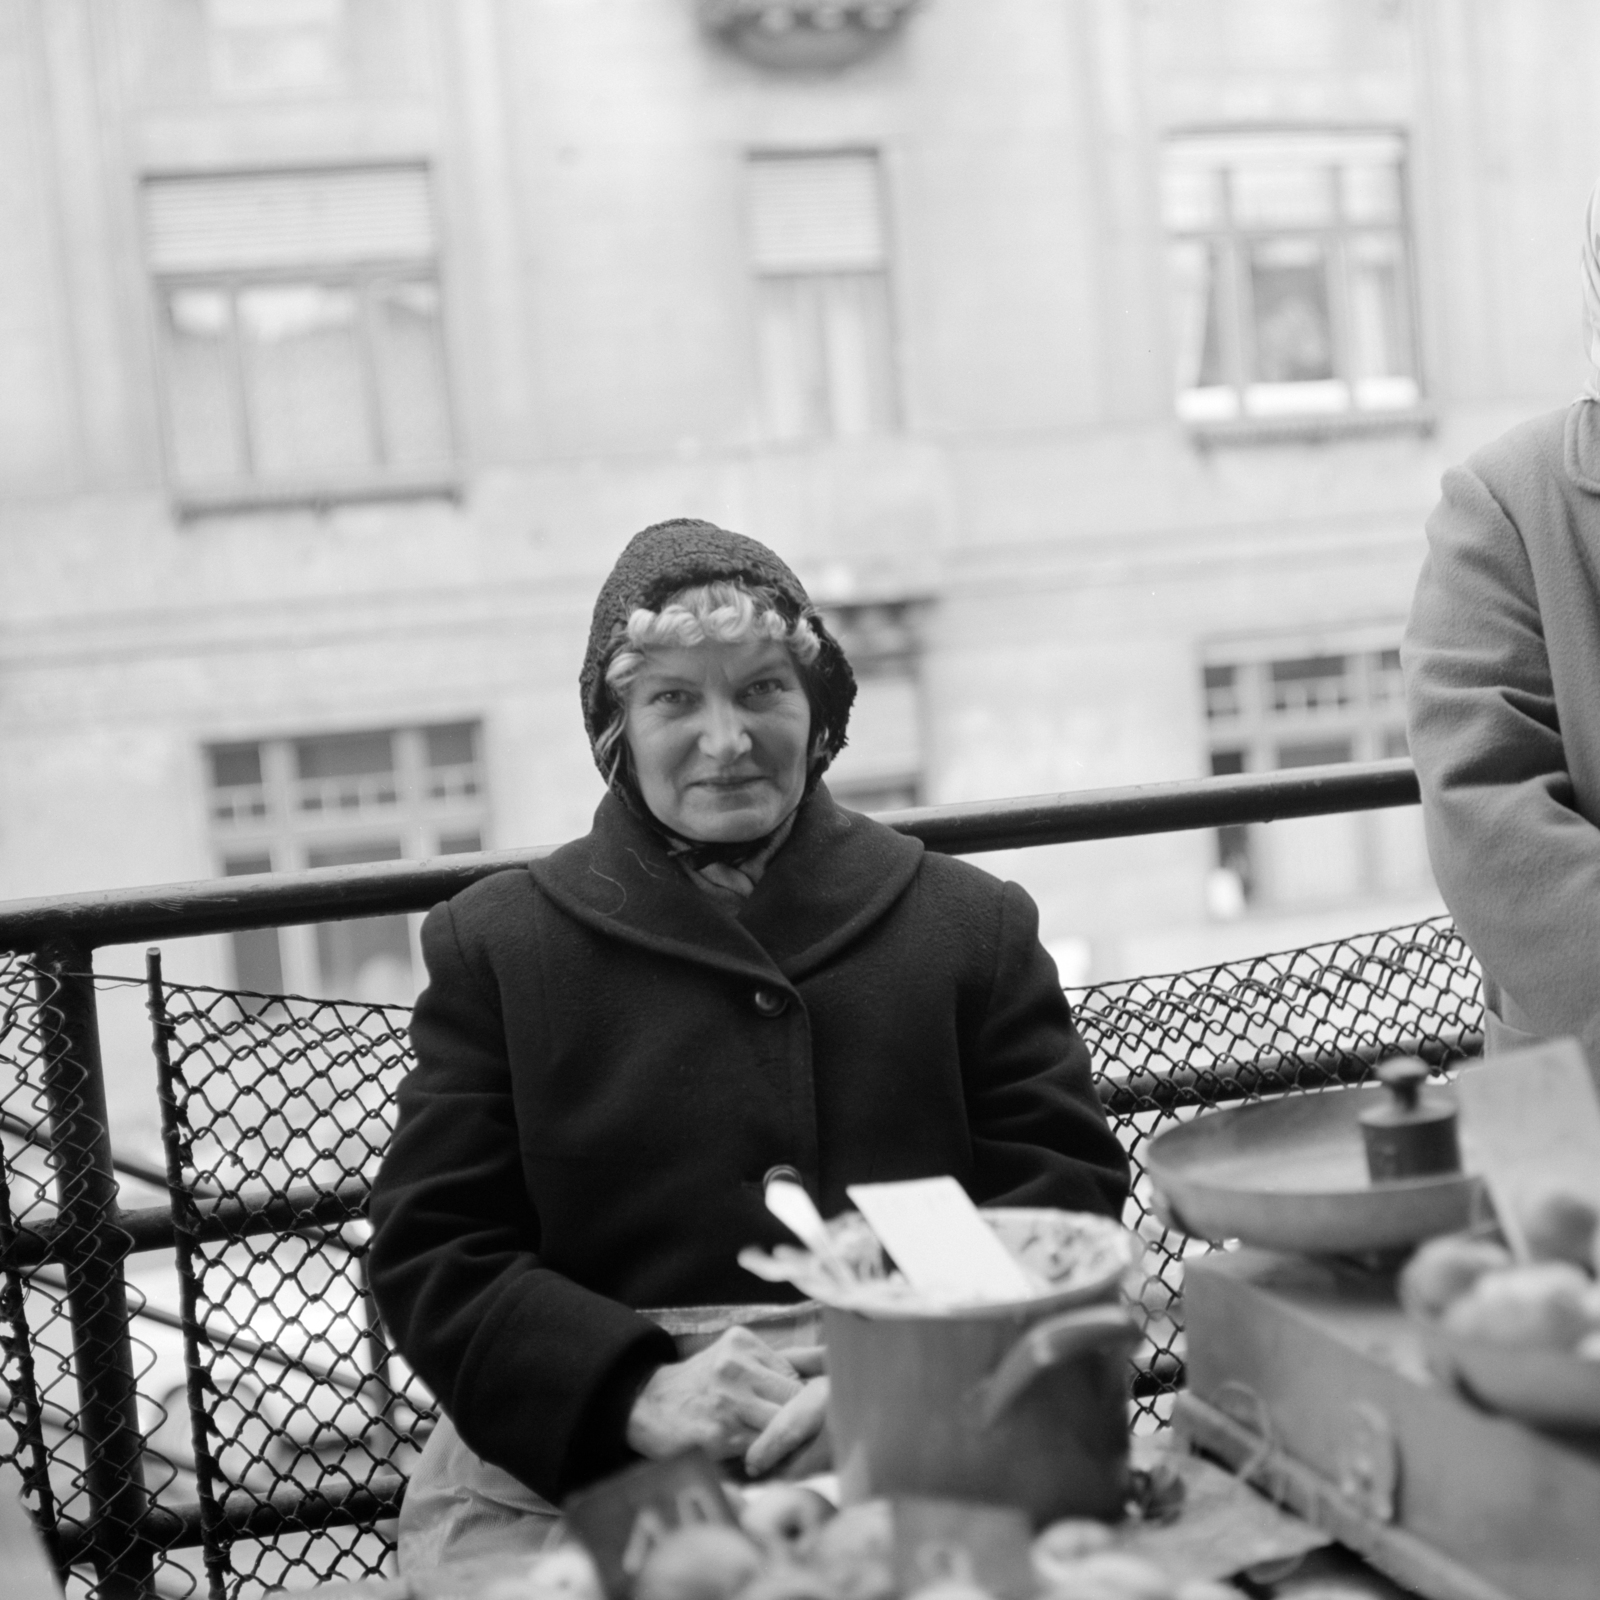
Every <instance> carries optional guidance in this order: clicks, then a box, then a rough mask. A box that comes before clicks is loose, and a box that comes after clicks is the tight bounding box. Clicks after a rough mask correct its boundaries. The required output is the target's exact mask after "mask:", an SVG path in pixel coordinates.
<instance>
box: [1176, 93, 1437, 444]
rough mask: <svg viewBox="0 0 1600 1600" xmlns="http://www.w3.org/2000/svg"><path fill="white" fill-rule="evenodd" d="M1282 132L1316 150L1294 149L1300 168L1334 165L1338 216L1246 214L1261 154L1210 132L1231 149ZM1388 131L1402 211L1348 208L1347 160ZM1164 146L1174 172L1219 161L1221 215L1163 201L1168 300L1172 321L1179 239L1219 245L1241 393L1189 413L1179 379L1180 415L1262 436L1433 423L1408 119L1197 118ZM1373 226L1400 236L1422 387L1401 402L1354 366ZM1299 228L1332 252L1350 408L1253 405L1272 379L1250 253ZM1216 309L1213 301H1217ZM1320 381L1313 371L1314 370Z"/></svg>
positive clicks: (1232, 372)
mask: <svg viewBox="0 0 1600 1600" xmlns="http://www.w3.org/2000/svg"><path fill="white" fill-rule="evenodd" d="M1274 139H1278V140H1281V141H1282V147H1283V150H1284V151H1285V152H1292V150H1293V147H1294V145H1295V144H1296V143H1302V144H1304V145H1305V146H1306V147H1307V154H1306V155H1305V157H1304V158H1303V159H1301V160H1299V161H1295V160H1292V159H1290V158H1288V157H1287V156H1286V158H1285V159H1284V160H1283V161H1282V163H1281V164H1282V165H1284V166H1288V167H1291V168H1293V169H1296V170H1299V171H1320V172H1321V173H1323V174H1324V175H1325V177H1326V181H1327V184H1328V190H1329V193H1330V197H1331V218H1330V220H1327V221H1324V222H1320V223H1318V222H1309V221H1297V222H1287V221H1285V222H1278V223H1268V222H1252V223H1241V222H1239V221H1238V220H1237V216H1236V211H1235V197H1234V187H1235V185H1234V179H1235V175H1236V174H1237V173H1238V172H1239V171H1240V170H1241V169H1242V168H1244V167H1245V166H1247V165H1248V164H1249V163H1248V162H1247V161H1245V160H1241V159H1240V158H1239V157H1238V156H1235V157H1234V158H1233V159H1231V160H1229V159H1226V158H1225V154H1224V155H1220V156H1218V157H1216V158H1213V159H1210V160H1205V159H1198V158H1199V157H1201V156H1203V154H1204V153H1205V147H1206V145H1207V144H1208V143H1210V144H1215V145H1216V146H1218V147H1221V148H1222V149H1223V150H1224V152H1225V149H1226V146H1227V145H1228V144H1229V143H1234V144H1237V145H1240V146H1243V147H1245V148H1246V149H1248V147H1249V145H1251V144H1252V143H1258V144H1259V145H1260V146H1261V147H1262V148H1263V149H1265V148H1267V147H1269V146H1270V143H1271V141H1272V140H1274ZM1378 141H1381V142H1384V143H1387V144H1390V145H1392V146H1393V149H1394V154H1393V157H1392V159H1391V160H1390V161H1388V162H1386V163H1385V165H1386V166H1387V167H1388V169H1389V170H1390V171H1391V172H1392V173H1393V175H1394V183H1395V192H1396V201H1397V208H1396V215H1395V217H1394V219H1393V220H1392V221H1384V222H1372V221H1360V220H1358V219H1355V218H1352V217H1350V216H1349V215H1348V214H1347V208H1346V196H1345V186H1344V184H1343V182H1342V181H1341V180H1340V173H1341V169H1342V168H1343V167H1345V166H1348V165H1350V164H1351V158H1352V157H1353V156H1355V155H1356V154H1357V153H1358V152H1359V151H1360V149H1361V146H1362V145H1363V144H1371V143H1374V142H1378ZM1162 143H1163V148H1162V152H1161V157H1160V166H1161V176H1162V179H1163V181H1164V179H1165V177H1166V173H1167V171H1168V170H1169V164H1170V165H1171V167H1181V166H1188V167H1190V168H1191V169H1194V168H1198V169H1201V170H1204V171H1207V172H1209V173H1210V175H1211V176H1212V178H1213V181H1214V182H1215V184H1216V204H1217V206H1218V209H1219V215H1218V218H1217V220H1216V221H1215V222H1214V223H1211V224H1209V225H1203V226H1202V225H1195V224H1182V223H1175V222H1172V221H1169V220H1168V218H1167V215H1166V211H1165V206H1164V205H1162V206H1159V207H1158V212H1159V215H1160V224H1161V237H1162V243H1163V247H1164V256H1165V260H1166V275H1165V281H1166V284H1167V307H1168V312H1167V315H1168V318H1169V326H1170V325H1171V322H1172V318H1173V312H1172V305H1173V298H1174V289H1175V284H1174V272H1175V268H1174V266H1173V261H1172V256H1173V251H1174V247H1175V246H1178V245H1183V244H1193V245H1198V246H1201V247H1203V248H1206V249H1207V250H1214V251H1215V252H1216V258H1217V261H1218V267H1217V273H1218V280H1219V281H1218V284H1217V286H1216V288H1215V290H1214V292H1215V294H1216V296H1217V300H1218V302H1219V305H1220V315H1219V322H1220V326H1219V328H1218V339H1219V344H1220V348H1221V357H1222V364H1223V368H1224V372H1225V375H1226V382H1225V384H1221V385H1217V386H1216V387H1219V388H1227V389H1229V390H1230V391H1231V392H1232V394H1233V398H1234V406H1235V410H1234V412H1233V414H1231V415H1228V416H1215V417H1206V416H1199V415H1194V414H1192V413H1191V414H1189V415H1185V414H1184V411H1183V409H1182V401H1183V396H1184V394H1185V393H1186V392H1193V391H1184V390H1180V389H1179V388H1178V387H1177V384H1176V381H1175V378H1174V380H1173V382H1172V389H1171V394H1172V406H1173V413H1174V416H1175V418H1176V420H1177V421H1178V422H1179V423H1180V425H1181V426H1182V427H1183V428H1184V429H1185V430H1186V431H1187V432H1188V433H1189V434H1190V435H1191V437H1194V438H1196V439H1199V440H1202V441H1204V440H1207V439H1228V438H1250V437H1267V438H1271V437H1304V436H1308V435H1316V434H1324V433H1340V434H1350V433H1364V432H1390V431H1395V430H1402V431H1404V430H1411V431H1418V430H1420V431H1425V432H1426V431H1431V430H1432V428H1433V426H1434V421H1435V416H1434V411H1433V408H1432V405H1431V404H1430V401H1429V397H1428V386H1427V375H1426V370H1425V363H1424V348H1423V337H1422V319H1421V297H1420V286H1419V281H1418V276H1417V241H1416V226H1415V212H1414V208H1413V206H1412V202H1411V168H1412V156H1411V148H1410V138H1409V133H1408V130H1407V129H1405V128H1403V127H1398V126H1394V125H1379V124H1366V125H1359V126H1353V125H1329V124H1309V123H1308V124H1295V125H1292V126H1289V125H1275V126H1262V125H1256V126H1249V127H1235V126H1228V127H1216V126H1185V127H1175V128H1172V129H1169V130H1167V132H1166V134H1165V135H1164V137H1163V141H1162ZM1341 144H1343V145H1345V146H1346V147H1347V151H1348V154H1347V155H1346V156H1345V157H1344V158H1343V159H1342V160H1341V158H1340V157H1339V156H1338V155H1337V154H1335V153H1333V152H1335V151H1336V150H1337V149H1338V147H1339V146H1340V145H1341ZM1318 147H1321V154H1320V157H1318V158H1313V156H1312V154H1311V151H1312V150H1315V149H1317V148H1318ZM1362 238H1381V239H1386V240H1390V241H1393V242H1394V243H1396V244H1397V245H1398V247H1399V251H1400V255H1401V269H1402V270H1401V271H1400V272H1399V274H1398V283H1399V290H1400V296H1401V305H1400V311H1401V314H1402V317H1403V320H1404V323H1405V327H1404V335H1403V349H1404V353H1405V355H1406V356H1407V357H1408V359H1409V363H1410V369H1411V370H1410V374H1409V381H1410V382H1412V383H1413V384H1414V386H1415V397H1414V398H1413V399H1412V400H1411V401H1410V402H1409V403H1408V404H1404V405H1398V406H1381V405H1371V404H1367V405H1363V404H1362V403H1361V402H1360V398H1359V391H1358V384H1359V382H1360V381H1361V380H1359V379H1357V378H1355V377H1354V376H1353V375H1352V372H1351V365H1352V354H1353V351H1352V341H1353V337H1354V336H1353V334H1352V325H1353V321H1354V318H1353V316H1352V299H1353V296H1352V293H1351V280H1352V272H1353V256H1354V252H1353V250H1352V245H1353V244H1354V243H1355V242H1356V241H1358V240H1360V239H1362ZM1295 240H1311V241H1314V242H1315V243H1316V244H1317V246H1318V247H1319V249H1320V250H1321V252H1322V259H1323V261H1324V263H1325V265H1324V278H1325V285H1326V293H1327V313H1328V330H1329V336H1330V340H1331V343H1332V361H1331V366H1332V369H1333V376H1332V378H1331V379H1327V380H1321V381H1322V382H1325V383H1336V384H1339V385H1342V387H1343V389H1344V391H1345V395H1346V401H1347V403H1346V404H1344V405H1343V406H1341V407H1338V408H1319V407H1315V406H1309V405H1308V406H1306V407H1303V408H1295V407H1292V406H1286V407H1285V408H1284V409H1282V410H1276V409H1269V410H1262V409H1256V410H1252V409H1251V406H1250V400H1249V394H1250V391H1251V389H1252V388H1260V387H1265V386H1266V385H1265V384H1264V382H1263V381H1262V380H1257V379H1255V378H1253V377H1252V376H1251V358H1252V350H1253V342H1254V318H1253V315H1252V301H1251V286H1250V281H1249V280H1250V262H1251V255H1252V250H1253V249H1254V248H1255V247H1258V246H1259V245H1261V244H1264V243H1271V242H1274V241H1278V242H1285V241H1295ZM1208 315H1209V312H1208ZM1306 382H1307V384H1308V386H1309V383H1310V380H1306ZM1293 383H1294V380H1289V381H1287V382H1284V383H1280V384H1278V385H1275V387H1280V388H1283V389H1289V388H1291V387H1293Z"/></svg>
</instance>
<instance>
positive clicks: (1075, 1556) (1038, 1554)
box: [1032, 1517, 1111, 1588]
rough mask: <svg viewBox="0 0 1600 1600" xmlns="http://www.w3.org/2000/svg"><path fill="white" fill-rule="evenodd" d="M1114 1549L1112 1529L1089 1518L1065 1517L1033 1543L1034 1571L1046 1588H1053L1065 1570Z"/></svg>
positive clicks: (1051, 1525)
mask: <svg viewBox="0 0 1600 1600" xmlns="http://www.w3.org/2000/svg"><path fill="white" fill-rule="evenodd" d="M1110 1548H1111V1530H1110V1529H1109V1528H1108V1527H1107V1526H1106V1525H1105V1524H1104V1523H1103V1522H1096V1521H1094V1520H1093V1519H1092V1518H1090V1517H1064V1518H1063V1519H1062V1520H1061V1521H1060V1522H1052V1523H1051V1524H1050V1526H1049V1527H1048V1528H1046V1529H1045V1530H1044V1532H1043V1533H1041V1534H1040V1535H1039V1537H1038V1538H1037V1539H1035V1540H1034V1541H1033V1551H1032V1554H1033V1570H1034V1572H1035V1574H1036V1575H1037V1577H1038V1579H1039V1582H1040V1583H1042V1584H1044V1585H1045V1586H1046V1587H1047V1588H1048V1587H1051V1586H1053V1585H1054V1583H1055V1581H1056V1575H1057V1573H1058V1572H1060V1570H1061V1569H1062V1568H1063V1567H1066V1566H1071V1565H1073V1564H1075V1563H1076V1562H1078V1561H1081V1560H1082V1559H1083V1557H1084V1556H1089V1555H1094V1554H1095V1553H1096V1552H1097V1551H1100V1550H1109V1549H1110Z"/></svg>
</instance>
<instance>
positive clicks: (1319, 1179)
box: [1144, 1084, 1478, 1255]
mask: <svg viewBox="0 0 1600 1600" xmlns="http://www.w3.org/2000/svg"><path fill="white" fill-rule="evenodd" d="M1387 1097H1388V1091H1387V1090H1386V1089H1384V1088H1383V1087H1382V1086H1381V1085H1375V1084H1374V1085H1362V1086H1360V1087H1357V1088H1352V1089H1324V1090H1321V1091H1319V1092H1317V1093H1314V1094H1291V1095H1285V1096H1284V1097H1283V1098H1282V1099H1278V1100H1266V1101H1262V1102H1260V1103H1259V1104H1254V1105H1244V1106H1234V1107H1230V1108H1229V1109H1228V1110H1225V1111H1213V1112H1211V1113H1209V1114H1208V1115H1206V1116H1201V1117H1196V1118H1195V1120H1194V1121H1193V1122H1186V1123H1183V1124H1182V1125H1181V1126H1179V1127H1176V1128H1171V1129H1169V1130H1168V1131H1167V1132H1166V1133H1163V1134H1161V1135H1160V1136H1159V1137H1157V1138H1156V1139H1154V1140H1152V1141H1151V1144H1150V1148H1149V1150H1148V1152H1147V1153H1146V1155H1145V1157H1144V1164H1145V1167H1146V1170H1147V1171H1148V1172H1149V1174H1150V1179H1151V1182H1152V1183H1154V1185H1155V1187H1156V1190H1157V1194H1158V1198H1159V1200H1160V1201H1161V1203H1162V1206H1163V1209H1164V1212H1165V1215H1166V1218H1167V1219H1168V1220H1169V1221H1170V1222H1171V1223H1172V1224H1173V1225H1174V1226H1176V1227H1178V1228H1180V1229H1181V1230H1182V1231H1183V1232H1185V1233H1190V1234H1194V1235H1195V1236H1196V1237H1198V1238H1201V1239H1211V1240H1216V1241H1221V1240H1224V1239H1238V1240H1239V1241H1241V1242H1242V1243H1244V1244H1251V1245H1258V1246H1260V1247H1261V1248H1263V1249H1267V1250H1288V1251H1304V1252H1307V1253H1310V1254H1315V1255H1356V1254H1363V1253H1366V1252H1369V1251H1380V1250H1397V1249H1402V1248H1404V1247H1406V1246H1408V1245H1414V1244H1417V1243H1419V1242H1420V1241H1422V1240H1423V1239H1431V1238H1432V1237H1433V1236H1434V1235H1435V1234H1440V1233H1454V1232H1457V1231H1458V1230H1460V1229H1462V1228H1465V1227H1467V1226H1468V1225H1469V1224H1470V1222H1471V1220H1472V1218H1473V1216H1474V1214H1475V1210H1476V1207H1477V1205H1478V1201H1477V1199H1476V1196H1477V1194H1478V1180H1477V1179H1476V1178H1474V1177H1472V1176H1470V1175H1469V1174H1466V1173H1459V1172H1455V1173H1449V1174H1445V1175H1442V1176H1439V1177H1433V1178H1406V1179H1401V1180H1398V1181H1396V1182H1392V1183H1373V1182H1372V1181H1371V1180H1370V1178H1369V1177H1368V1176H1367V1162H1366V1153H1365V1150H1364V1148H1363V1146H1362V1142H1361V1128H1360V1124H1359V1122H1358V1120H1357V1119H1358V1117H1359V1116H1360V1114H1361V1112H1362V1111H1364V1110H1366V1109H1367V1108H1368V1107H1369V1106H1374V1105H1378V1104H1381V1103H1382V1102H1383V1101H1384V1100H1385V1099H1386V1098H1387Z"/></svg>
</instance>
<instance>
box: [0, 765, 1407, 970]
mask: <svg viewBox="0 0 1600 1600" xmlns="http://www.w3.org/2000/svg"><path fill="white" fill-rule="evenodd" d="M1417 799H1418V790H1417V778H1416V773H1415V771H1414V769H1413V768H1412V765H1411V763H1410V762H1409V761H1408V760H1405V759H1404V758H1402V759H1399V760H1395V761H1369V762H1359V763H1356V762H1352V763H1345V764H1341V765H1338V766H1326V767H1302V768H1298V769H1295V770H1293V771H1289V772H1263V773H1246V774H1244V775H1242V776H1239V777H1232V778H1198V779H1192V780H1186V781H1184V782H1181V783H1147V784H1138V785H1135V786H1134V787H1132V788H1126V789H1090V790H1084V791H1081V792H1078V793H1072V794H1045V795H1031V796H1025V797H1023V798H1021V799H1015V800H977V801H972V802H969V803H967V804H964V805H953V806H919V807H917V808H915V809H913V810H907V811H891V812H885V813H884V814H883V815H882V816H881V818H880V820H881V821H883V822H885V823H887V824H888V825H889V826H890V827H891V828H895V829H897V830H898V831H899V832H901V833H905V834H909V835H910V836H911V837H913V838H916V839H921V840H922V842H923V843H924V844H925V845H927V846H928V848H929V849H930V850H940V851H943V852H945V853H946V854H949V855H975V854H978V853H980V852H982V851H987V850H1016V849H1023V848H1026V847H1028V846H1031V845H1046V844H1080V843H1083V842H1085V841H1087V840H1091V839H1113V838H1123V837H1127V836H1130V835H1134V834H1147V833H1179V832H1183V831H1185V830H1187V829H1192V828H1219V827H1224V826H1227V825H1230V824H1238V823H1248V822H1277V821H1282V820H1284V819H1287V818H1290V817H1310V816H1321V815H1326V814H1328V813H1331V812H1338V811H1372V810H1378V809H1381V808H1383V807H1386V806H1406V805H1415V804H1416V803H1417ZM553 848H555V847H554V846H551V845H544V846H538V847H535V848H532V849H525V850H497V851H487V852H484V853H481V854H477V855H458V856H444V857H441V858H439V859H436V860H433V861H384V862H376V863H370V864H363V865H360V866H353V867H315V868H312V869H310V870H309V871H305V872H281V873H262V874H256V875H249V876H241V877H237V878H207V879H203V880H201V881H200V882H198V883H173V884H161V885H156V886H154V887H151V888H145V889H120V890H107V891H104V892H96V893H92V894H76V895H57V896H52V897H50V898H47V899H39V900H11V901H6V902H0V951H27V950H36V949H38V948H39V947H40V946H41V945H42V944H44V943H45V942H46V941H47V940H49V939H52V938H62V937H66V938H70V939H72V940H73V941H74V942H75V943H76V944H78V945H81V946H83V947H85V948H94V947H97V946H100V945H108V944H136V943H143V942H144V941H146V940H151V939H173V938H184V937H188V936H190V935H193V934H200V933H227V932H233V931H237V930H241V929H245V928H273V927H282V926H284V925H286V924H289V923H298V922H338V921H343V920H345V919H347V918H350V917H371V916H378V915H381V914H384V913H392V912H400V911H426V910H427V909H428V907H430V906H433V905H436V904H438V902H439V901H441V900H447V899H449V897H450V896H451V895H453V894H455V893H457V892H458V891H459V890H462V889H465V888H466V887H467V886H468V885H469V884H472V883H476V882H477V881H478V879H480V878H486V877H488V876H489V875H490V874H491V873H494V872H499V871H502V870H503V869H504V868H506V867H519V866H525V865H527V863H528V862H530V861H536V860H538V859H539V858H540V857H541V856H546V855H548V854H549V853H550V851H551V850H552V849H553Z"/></svg>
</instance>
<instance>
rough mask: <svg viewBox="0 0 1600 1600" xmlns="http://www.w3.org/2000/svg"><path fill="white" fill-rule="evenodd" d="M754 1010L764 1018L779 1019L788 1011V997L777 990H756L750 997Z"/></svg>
mask: <svg viewBox="0 0 1600 1600" xmlns="http://www.w3.org/2000/svg"><path fill="white" fill-rule="evenodd" d="M751 999H752V1000H754V1002H755V1007H756V1010H757V1011H759V1012H760V1013H761V1015H762V1016H764V1017H780V1016H782V1015H783V1013H784V1012H785V1011H787V1010H788V1009H789V997H788V995H786V994H783V993H781V992H780V991H779V990H777V989H757V990H756V992H755V994H754V995H752V996H751Z"/></svg>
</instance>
